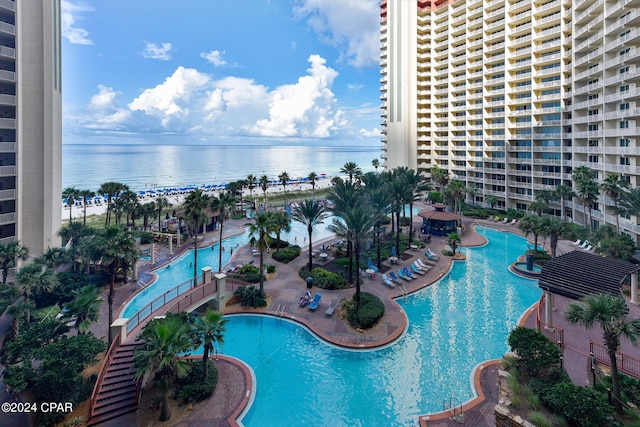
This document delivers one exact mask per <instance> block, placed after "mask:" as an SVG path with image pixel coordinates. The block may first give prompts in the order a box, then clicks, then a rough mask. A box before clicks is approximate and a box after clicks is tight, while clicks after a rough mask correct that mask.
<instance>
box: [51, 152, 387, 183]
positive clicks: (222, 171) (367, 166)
mask: <svg viewBox="0 0 640 427" xmlns="http://www.w3.org/2000/svg"><path fill="white" fill-rule="evenodd" d="M381 153H382V151H381V149H380V147H371V146H327V147H321V146H292V145H272V146H261V145H240V146H238V145H234V146H230V145H148V144H147V145H140V144H138V145H133V144H132V145H97V144H77V145H76V144H66V145H63V147H62V159H63V164H62V166H63V168H62V188H66V187H71V186H75V187H78V188H84V189H89V190H94V191H95V190H97V189H98V188H99V187H100V185H101V184H103V183H105V182H108V181H117V182H122V183H124V184H127V185H129V187H130V188H131V189H132V190H147V189H150V188H152V187H158V188H169V187H184V186H188V185H195V186H198V185H202V184H214V183H215V184H217V183H220V184H222V183H226V182H231V181H236V180H239V179H246V177H247V175H249V174H253V175H256V176H261V175H267V176H268V177H269V178H277V176H278V175H279V174H280V173H282V172H287V173H288V174H289V176H290V177H291V178H297V177H305V176H307V175H309V173H310V172H316V173H317V174H322V173H325V174H327V175H339V174H340V168H341V167H342V166H343V165H344V164H345V163H346V162H349V161H352V162H356V163H357V164H358V165H359V166H360V167H361V169H362V170H363V171H364V172H367V171H373V170H374V168H373V166H372V164H371V161H372V160H373V159H374V158H377V159H378V160H380V154H381ZM87 165H90V168H91V173H90V174H87V173H86V171H87Z"/></svg>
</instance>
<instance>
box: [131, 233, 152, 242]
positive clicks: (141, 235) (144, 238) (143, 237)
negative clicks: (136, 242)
mask: <svg viewBox="0 0 640 427" xmlns="http://www.w3.org/2000/svg"><path fill="white" fill-rule="evenodd" d="M134 236H135V237H139V238H140V244H141V245H148V244H149V243H151V242H153V237H151V233H149V232H146V231H138V232H136V233H134Z"/></svg>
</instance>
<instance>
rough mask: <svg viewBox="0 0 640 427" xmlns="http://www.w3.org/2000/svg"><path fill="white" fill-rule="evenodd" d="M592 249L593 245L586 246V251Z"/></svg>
mask: <svg viewBox="0 0 640 427" xmlns="http://www.w3.org/2000/svg"><path fill="white" fill-rule="evenodd" d="M591 249H593V246H591V245H589V246H587V247H586V248H584V250H585V251H590V250H591Z"/></svg>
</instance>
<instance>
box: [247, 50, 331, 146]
mask: <svg viewBox="0 0 640 427" xmlns="http://www.w3.org/2000/svg"><path fill="white" fill-rule="evenodd" d="M308 61H309V62H310V63H311V67H310V68H309V69H307V72H308V75H306V76H302V77H300V78H298V82H297V83H295V84H289V85H283V86H280V87H278V88H277V89H275V90H274V91H273V92H272V93H271V95H270V101H269V118H268V119H262V120H259V121H258V122H257V123H256V124H255V125H254V126H252V127H250V128H249V129H248V130H249V132H250V133H251V134H253V135H259V136H269V137H291V136H302V137H316V138H326V137H328V136H330V135H331V131H332V130H334V128H335V126H337V125H338V124H341V123H342V119H341V117H340V116H341V114H342V113H341V112H340V111H339V110H338V111H334V104H335V96H334V94H333V92H331V89H330V87H331V85H332V84H333V80H334V79H335V78H336V76H337V75H338V73H337V72H336V71H335V70H333V69H332V68H329V67H327V66H326V65H325V62H326V61H325V59H324V58H321V57H320V56H318V55H311V56H309V59H308Z"/></svg>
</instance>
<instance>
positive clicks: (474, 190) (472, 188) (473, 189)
mask: <svg viewBox="0 0 640 427" xmlns="http://www.w3.org/2000/svg"><path fill="white" fill-rule="evenodd" d="M464 192H465V193H467V195H469V197H470V198H471V206H474V207H475V206H476V194H478V188H477V187H476V186H475V185H467V186H466V187H465V188H464Z"/></svg>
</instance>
